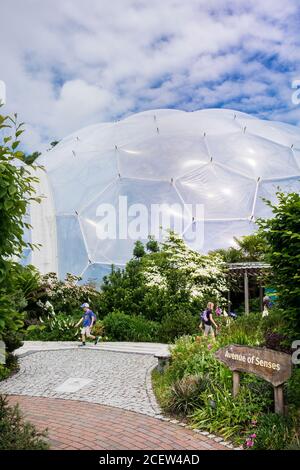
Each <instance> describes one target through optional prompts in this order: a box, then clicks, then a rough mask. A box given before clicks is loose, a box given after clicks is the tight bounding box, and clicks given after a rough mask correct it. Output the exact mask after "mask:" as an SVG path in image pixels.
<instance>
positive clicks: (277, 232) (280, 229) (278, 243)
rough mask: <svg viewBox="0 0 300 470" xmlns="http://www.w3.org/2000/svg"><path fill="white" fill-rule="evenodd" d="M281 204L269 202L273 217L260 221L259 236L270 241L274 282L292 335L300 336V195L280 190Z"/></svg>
mask: <svg viewBox="0 0 300 470" xmlns="http://www.w3.org/2000/svg"><path fill="white" fill-rule="evenodd" d="M277 198H278V204H277V205H273V204H271V202H268V201H267V204H268V205H269V206H270V207H271V208H272V210H273V215H274V216H273V218H271V219H267V220H262V219H261V220H259V221H258V224H259V227H260V235H261V237H263V239H264V240H265V242H266V244H267V250H268V251H267V260H268V261H269V262H270V264H271V265H272V268H273V270H272V271H273V285H274V287H276V289H277V291H278V294H279V303H280V305H281V306H282V307H283V309H284V313H283V315H284V317H285V320H286V325H287V332H288V335H289V337H290V338H291V339H292V338H295V339H298V338H299V333H300V195H299V194H298V193H290V194H285V193H282V192H278V193H277Z"/></svg>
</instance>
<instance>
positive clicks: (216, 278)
mask: <svg viewBox="0 0 300 470" xmlns="http://www.w3.org/2000/svg"><path fill="white" fill-rule="evenodd" d="M144 265H145V267H144V276H145V279H146V284H147V285H148V286H149V287H151V286H152V287H154V286H155V287H158V288H159V289H162V290H163V289H166V288H167V287H168V286H169V285H170V282H172V279H173V277H174V275H176V276H177V277H181V279H182V281H183V284H182V285H183V288H184V289H185V290H187V291H188V293H189V296H190V300H193V299H197V300H199V301H200V302H201V301H204V300H205V299H207V298H211V299H212V300H214V301H215V302H217V303H218V304H223V303H225V302H226V298H225V297H224V294H225V293H226V292H227V290H228V288H227V281H226V263H224V261H223V260H222V258H221V257H220V256H219V255H217V254H214V255H202V254H200V253H198V252H196V251H193V250H192V249H191V248H189V247H188V246H187V245H186V244H185V243H184V241H183V240H182V239H181V238H180V237H179V236H177V235H176V234H175V233H173V232H170V233H169V235H168V238H167V239H166V241H165V242H164V243H163V244H162V247H161V251H160V253H155V254H153V255H152V256H150V257H146V258H145V262H144Z"/></svg>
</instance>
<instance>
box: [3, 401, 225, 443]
mask: <svg viewBox="0 0 300 470" xmlns="http://www.w3.org/2000/svg"><path fill="white" fill-rule="evenodd" d="M9 402H10V404H11V405H14V404H16V403H18V404H19V406H20V408H21V411H22V412H23V413H24V414H25V417H26V418H27V419H28V420H29V421H30V422H31V423H32V424H34V425H35V426H37V428H38V429H39V430H40V431H42V430H44V429H45V428H48V433H49V440H50V446H51V449H56V450H63V449H66V450H92V449H93V450H227V449H226V447H224V446H223V445H221V444H219V443H217V442H215V441H213V440H212V439H209V438H208V437H207V436H203V435H201V434H197V433H195V432H193V431H191V430H190V429H186V428H182V427H180V426H178V425H177V424H172V423H169V422H165V421H160V420H158V419H155V418H153V417H151V416H145V415H142V414H137V413H133V412H131V411H125V410H121V409H119V408H112V407H109V406H103V405H98V404H94V403H85V402H76V401H72V400H70V401H66V400H61V399H53V398H40V397H39V398H35V397H28V396H10V397H9Z"/></svg>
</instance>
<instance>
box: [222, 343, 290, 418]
mask: <svg viewBox="0 0 300 470" xmlns="http://www.w3.org/2000/svg"><path fill="white" fill-rule="evenodd" d="M215 356H216V358H217V359H219V361H221V362H223V363H224V364H226V365H227V366H228V367H229V369H230V370H232V371H233V396H236V395H237V393H238V391H239V386H240V376H239V372H247V373H251V374H255V375H257V376H258V377H262V378H263V379H265V380H266V381H268V382H270V383H271V384H272V385H273V387H274V396H275V411H276V412H277V413H280V414H282V413H283V408H284V403H283V388H282V384H283V383H284V382H286V381H287V380H288V379H289V378H290V376H291V374H292V359H291V356H290V355H289V354H285V353H282V352H278V351H274V350H273V349H266V348H255V347H250V346H241V345H235V344H231V345H229V346H225V347H223V348H221V349H219V350H218V351H217V352H216V353H215Z"/></svg>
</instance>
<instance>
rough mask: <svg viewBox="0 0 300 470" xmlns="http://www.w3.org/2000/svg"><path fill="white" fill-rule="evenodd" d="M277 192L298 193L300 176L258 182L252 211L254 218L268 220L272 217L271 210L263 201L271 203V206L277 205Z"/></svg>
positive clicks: (299, 191)
mask: <svg viewBox="0 0 300 470" xmlns="http://www.w3.org/2000/svg"><path fill="white" fill-rule="evenodd" d="M278 191H279V192H283V193H292V192H296V193H300V175H299V177H295V178H288V179H281V180H280V179H277V180H273V181H262V182H260V183H259V186H258V192H257V200H256V205H255V209H254V216H255V218H258V217H265V218H269V217H271V216H272V210H271V208H270V207H269V206H268V205H266V204H265V203H264V201H263V199H266V200H268V201H271V202H272V203H273V204H274V203H277V197H276V192H278Z"/></svg>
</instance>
